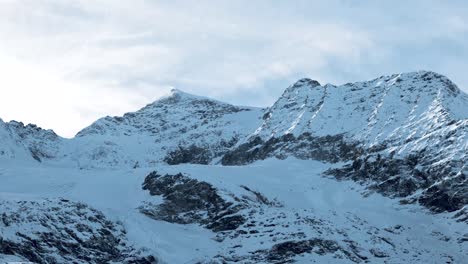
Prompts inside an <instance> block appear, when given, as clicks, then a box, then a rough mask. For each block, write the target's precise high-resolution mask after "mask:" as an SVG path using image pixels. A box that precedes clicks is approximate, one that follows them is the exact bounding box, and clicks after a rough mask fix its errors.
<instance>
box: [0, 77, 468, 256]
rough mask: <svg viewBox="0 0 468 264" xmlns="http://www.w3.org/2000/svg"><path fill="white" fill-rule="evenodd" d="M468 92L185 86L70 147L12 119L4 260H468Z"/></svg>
mask: <svg viewBox="0 0 468 264" xmlns="http://www.w3.org/2000/svg"><path fill="white" fill-rule="evenodd" d="M467 133H468V95H467V94H465V93H464V92H462V91H461V90H460V89H459V88H458V87H457V86H456V85H455V84H454V83H452V82H451V81H450V80H449V79H448V78H446V77H444V76H442V75H440V74H437V73H434V72H429V71H419V72H411V73H403V74H394V75H390V76H382V77H379V78H377V79H374V80H370V81H365V82H357V83H348V84H344V85H340V86H335V85H331V84H326V85H321V84H320V83H319V82H317V81H314V80H312V79H301V80H299V81H297V82H296V83H294V84H293V85H291V86H290V87H288V88H287V89H286V90H285V91H284V93H283V94H282V95H281V96H280V97H279V98H278V100H277V101H276V102H275V103H274V104H273V105H272V106H271V107H269V108H266V109H261V108H254V107H242V106H234V105H231V104H227V103H223V102H219V101H217V100H214V99H209V98H205V97H200V96H195V95H191V94H188V93H184V92H182V91H179V90H173V91H171V93H170V94H169V95H168V96H166V97H163V98H161V99H159V100H157V101H155V102H153V103H151V104H149V105H147V106H145V107H144V108H142V109H140V110H138V111H136V112H133V113H127V114H125V115H123V116H121V117H105V118H102V119H99V120H97V121H96V122H94V123H93V124H92V125H90V126H89V127H87V128H85V129H83V130H82V131H80V132H79V133H78V134H77V135H76V136H75V137H74V138H72V139H64V138H61V137H60V136H58V135H56V134H55V133H54V132H53V131H50V130H43V129H41V128H38V127H37V126H34V125H26V126H25V125H24V124H22V123H20V122H16V121H12V122H8V123H5V122H3V121H1V120H0V182H1V183H2V184H0V262H1V261H33V262H37V263H62V262H76V263H292V262H298V263H313V262H316V263H364V262H370V263H462V262H463V261H464V258H465V256H466V255H467V254H468V233H467V232H466V230H467V228H466V227H467V225H468V206H467V205H468V182H467V178H466V177H467V176H466V175H467V172H468V170H467V167H466V162H467V153H468V139H467Z"/></svg>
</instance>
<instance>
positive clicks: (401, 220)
mask: <svg viewBox="0 0 468 264" xmlns="http://www.w3.org/2000/svg"><path fill="white" fill-rule="evenodd" d="M328 167H329V165H327V164H324V163H321V162H317V161H302V160H297V159H293V158H291V159H287V160H283V161H279V160H275V159H269V160H266V161H261V162H257V163H254V164H251V165H247V166H242V167H229V166H227V167H225V166H215V165H177V166H158V167H155V168H145V169H134V170H132V169H129V170H112V169H101V170H79V169H69V168H59V167H55V168H54V167H48V166H47V167H45V166H41V165H36V166H22V165H16V166H8V168H5V166H2V168H3V169H2V170H1V172H0V179H1V182H2V185H1V186H0V199H1V201H3V202H14V201H42V200H43V199H67V200H71V201H76V202H81V203H84V204H87V205H89V206H90V207H92V208H96V209H97V210H99V211H101V212H103V214H104V215H105V216H106V217H108V218H109V219H110V220H111V221H113V222H121V223H122V225H123V227H124V228H125V230H126V232H127V239H128V241H129V242H130V243H131V245H132V246H133V248H138V249H141V250H143V251H144V252H145V253H146V254H149V255H153V256H156V257H157V258H158V259H159V260H160V261H161V263H197V262H198V261H202V262H203V261H209V260H212V259H219V260H221V259H222V258H220V257H217V256H223V257H225V258H226V259H228V258H229V257H231V258H234V257H244V258H245V259H244V261H245V263H255V262H257V261H255V260H250V259H249V257H250V256H251V255H255V253H252V252H256V251H261V250H269V249H271V248H272V247H273V246H274V245H276V244H279V243H281V242H287V241H298V240H299V241H304V240H308V239H326V240H331V241H336V242H337V244H338V245H339V246H341V247H343V248H344V249H345V250H347V251H349V252H353V249H351V248H354V247H356V249H354V250H355V251H356V253H353V254H357V255H359V256H361V257H362V259H361V260H358V261H355V262H362V261H364V260H370V261H371V262H372V263H445V262H450V263H463V261H464V258H465V257H466V255H467V254H468V245H467V243H466V242H462V241H463V240H466V235H467V234H466V224H465V223H462V222H456V221H454V220H453V219H452V217H453V214H449V213H446V214H431V213H430V212H429V211H428V210H427V209H424V208H422V207H420V206H418V205H405V206H403V205H400V204H399V203H398V201H397V200H395V199H390V198H386V197H383V196H381V195H379V194H376V193H368V191H367V190H365V189H364V188H363V187H362V186H360V185H358V184H356V183H353V182H351V181H345V182H338V181H336V180H334V179H328V178H326V177H323V176H322V175H321V173H322V172H323V171H324V170H325V169H327V168H328ZM153 170H156V171H158V172H161V173H169V174H175V173H178V172H182V173H185V174H187V175H189V176H190V177H193V178H194V179H197V180H201V181H206V182H208V183H210V184H212V185H213V186H215V187H216V188H217V189H220V190H229V191H230V192H233V193H234V194H235V195H241V193H242V191H243V189H242V188H241V187H240V186H248V187H249V188H251V189H253V190H256V191H258V192H260V193H262V194H263V195H265V196H266V197H267V198H268V199H276V200H277V201H278V202H280V203H281V207H275V208H268V207H265V208H259V209H258V210H259V211H262V212H263V213H259V214H255V215H254V216H253V217H252V218H250V219H249V221H256V222H257V223H263V224H256V225H254V226H253V227H250V229H249V228H248V227H241V229H245V230H246V231H247V232H249V233H248V234H247V235H241V236H237V237H232V238H231V237H229V236H228V237H226V238H225V239H224V240H223V241H222V242H218V241H217V240H218V239H217V236H219V234H217V233H215V232H212V231H210V230H208V229H205V228H202V227H200V226H199V225H196V224H188V225H181V224H174V223H168V222H163V221H155V220H153V219H151V218H149V217H147V216H145V215H143V214H141V213H140V212H139V210H138V208H139V207H140V206H141V205H142V203H143V202H153V203H160V202H161V197H157V196H156V197H153V196H151V195H150V194H149V193H148V192H145V191H143V190H142V183H143V181H144V179H145V177H146V175H147V174H148V173H149V172H151V171H153ZM2 208H3V207H2ZM8 213H9V212H7V214H8ZM305 219H306V220H305ZM0 223H1V222H0ZM245 226H247V225H245ZM252 230H255V231H258V233H257V232H252V234H250V231H252ZM17 231H22V230H19V229H18V230H15V229H12V227H5V226H2V225H1V224H0V232H1V234H2V236H3V237H5V238H8V236H7V233H14V232H17ZM270 234H274V236H270ZM353 243H355V245H354V246H351V245H352V244H353ZM257 254H259V253H257ZM376 255H377V256H376ZM294 259H295V260H296V261H297V262H298V263H313V262H317V263H352V262H354V261H353V260H352V259H350V258H348V257H347V256H346V254H345V253H343V252H340V251H336V252H331V253H327V254H320V253H309V254H307V253H306V254H298V255H297V256H294ZM263 261H264V262H268V261H267V259H263ZM261 262H262V261H261ZM82 263H85V262H82Z"/></svg>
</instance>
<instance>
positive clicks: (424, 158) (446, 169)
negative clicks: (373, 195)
mask: <svg viewBox="0 0 468 264" xmlns="http://www.w3.org/2000/svg"><path fill="white" fill-rule="evenodd" d="M463 166H464V165H463V162H461V161H454V160H452V161H448V162H446V163H437V164H435V165H434V164H433V163H432V161H431V159H430V156H428V155H425V153H424V152H420V153H414V154H411V155H409V156H407V157H406V158H392V157H383V156H382V155H380V154H371V155H367V156H365V158H357V159H355V160H354V161H353V162H352V164H349V165H346V166H344V167H343V168H339V169H331V170H328V171H327V172H325V174H327V175H333V176H334V177H336V178H337V179H351V180H354V181H357V182H360V183H362V184H365V185H368V186H369V188H370V189H372V190H376V191H377V192H379V193H381V194H384V195H386V196H390V197H400V198H405V197H409V196H412V195H413V194H415V193H416V191H418V190H423V192H422V193H421V194H420V195H418V196H417V197H411V198H410V199H404V200H402V203H413V202H419V203H420V204H422V205H424V206H426V207H428V208H429V209H431V210H432V211H434V212H453V211H456V210H459V209H461V208H463V206H464V205H465V204H468V186H467V185H466V175H465V174H464V172H463Z"/></svg>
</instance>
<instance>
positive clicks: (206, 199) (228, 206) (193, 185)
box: [140, 171, 278, 232]
mask: <svg viewBox="0 0 468 264" xmlns="http://www.w3.org/2000/svg"><path fill="white" fill-rule="evenodd" d="M242 188H243V189H244V191H245V194H244V195H243V196H242V197H237V196H235V195H233V194H232V193H222V192H220V191H219V190H217V189H216V188H214V187H213V186H212V185H211V184H209V183H207V182H203V181H198V180H196V179H192V178H189V177H188V176H186V175H183V174H181V173H179V174H175V175H169V174H166V175H160V174H158V173H157V172H155V171H154V172H152V173H150V174H149V175H148V176H147V177H146V178H145V182H144V183H143V190H148V191H149V192H150V194H151V195H158V196H162V197H163V199H164V202H163V203H161V204H152V203H146V204H144V205H142V206H141V207H140V211H141V212H142V213H143V214H145V215H147V216H149V217H151V218H154V219H156V220H163V221H167V222H171V223H179V224H191V223H199V224H201V225H203V226H205V227H207V228H209V229H212V230H213V231H215V232H220V231H228V230H235V229H237V228H238V227H239V226H241V225H242V224H244V223H245V221H246V218H245V216H244V215H243V214H242V213H241V211H242V210H245V209H247V208H251V207H258V206H260V205H266V206H278V204H277V203H275V202H274V201H269V200H268V199H267V198H266V197H264V196H263V195H262V194H260V193H258V192H255V191H252V190H250V189H249V188H248V187H245V186H243V187H242Z"/></svg>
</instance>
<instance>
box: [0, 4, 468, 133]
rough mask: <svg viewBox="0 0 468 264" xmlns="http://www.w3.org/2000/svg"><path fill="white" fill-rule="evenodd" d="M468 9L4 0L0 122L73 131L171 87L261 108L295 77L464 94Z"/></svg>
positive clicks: (0, 31) (138, 104) (0, 8)
mask: <svg viewBox="0 0 468 264" xmlns="http://www.w3.org/2000/svg"><path fill="white" fill-rule="evenodd" d="M311 2H313V3H311ZM466 13H468V4H465V3H464V2H463V1H450V2H448V1H411V2H410V3H408V2H407V1H391V2H390V1H359V2H356V1H345V0H341V1H338V0H336V1H287V2H286V1H282V2H280V1H255V2H253V1H143V0H133V1H105V0H99V1H88V0H80V1H53V0H49V1H37V0H29V1H21V0H18V1H14V0H0V72H1V74H2V75H3V76H2V78H0V87H1V91H2V95H1V96H0V117H1V118H3V119H6V120H9V119H16V120H21V121H24V122H33V123H37V124H39V125H41V126H43V127H46V128H53V129H54V130H56V131H57V132H58V133H59V134H61V135H65V136H73V134H74V133H76V132H77V131H78V130H79V129H81V128H83V127H84V126H86V125H88V124H90V123H91V122H92V121H94V120H95V119H97V118H99V117H102V116H104V115H118V114H123V113H124V112H127V111H132V110H136V109H138V108H140V107H142V106H143V105H145V104H147V103H149V102H151V101H153V100H155V99H157V98H158V97H160V96H162V95H163V94H165V93H167V92H168V91H169V90H170V89H171V88H172V87H176V88H179V89H181V90H185V91H188V92H192V93H196V94H202V95H206V96H212V97H216V98H218V99H221V100H225V101H228V102H231V103H236V104H243V105H258V106H267V105H269V104H271V103H272V102H273V100H274V99H275V98H276V97H277V96H278V95H279V94H280V93H281V92H282V90H283V89H284V88H285V86H287V85H288V84H289V83H291V82H293V81H294V80H295V79H297V78H300V77H305V76H307V77H310V78H314V79H317V80H319V81H320V82H324V83H327V82H330V83H336V84H340V83H344V82H349V81H358V80H364V79H369V78H373V77H377V76H380V75H383V74H390V73H396V72H403V71H414V70H419V69H427V70H434V71H437V72H440V73H443V74H445V75H447V76H448V77H449V78H451V79H452V80H454V81H455V82H456V83H457V84H458V85H459V86H460V88H462V89H464V90H465V91H466V89H468V76H466V74H465V71H466V69H467V68H468V21H467V18H466V15H465V14H466Z"/></svg>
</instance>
